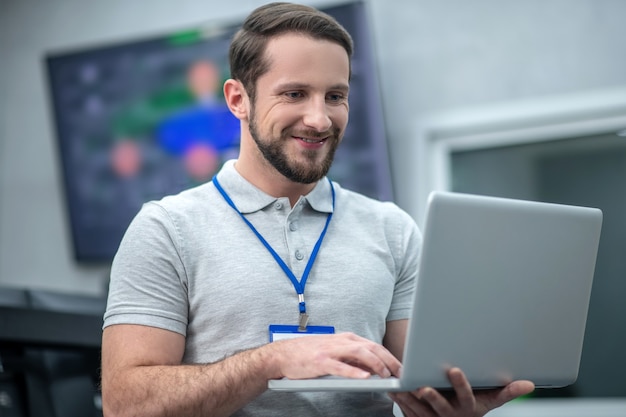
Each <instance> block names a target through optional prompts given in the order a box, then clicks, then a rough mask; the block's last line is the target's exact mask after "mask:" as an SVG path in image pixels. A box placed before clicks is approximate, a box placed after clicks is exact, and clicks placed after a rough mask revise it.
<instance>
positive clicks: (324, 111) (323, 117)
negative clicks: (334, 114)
mask: <svg viewBox="0 0 626 417" xmlns="http://www.w3.org/2000/svg"><path fill="white" fill-rule="evenodd" d="M303 122H304V124H305V126H307V127H309V128H311V129H315V130H316V131H317V132H325V131H327V130H329V129H330V128H331V126H332V124H333V122H332V120H331V118H330V113H329V109H328V104H327V103H326V99H325V98H317V97H312V98H311V99H310V100H308V103H307V107H306V110H305V114H304V117H303Z"/></svg>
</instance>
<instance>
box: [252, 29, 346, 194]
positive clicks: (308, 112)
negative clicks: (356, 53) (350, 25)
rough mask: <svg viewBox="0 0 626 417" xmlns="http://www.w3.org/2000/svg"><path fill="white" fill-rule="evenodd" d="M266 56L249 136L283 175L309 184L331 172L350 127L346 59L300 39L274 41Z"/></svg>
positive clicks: (325, 45)
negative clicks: (338, 148)
mask: <svg viewBox="0 0 626 417" xmlns="http://www.w3.org/2000/svg"><path fill="white" fill-rule="evenodd" d="M265 53H266V57H267V58H268V59H269V62H270V69H269V71H268V72H267V73H265V74H264V75H262V76H261V77H260V78H259V79H258V80H257V85H256V87H257V89H256V100H255V102H254V103H251V109H250V121H249V129H250V135H251V136H252V138H253V139H254V141H255V142H256V144H257V147H258V148H259V150H260V151H261V154H262V155H263V157H264V158H265V160H266V161H267V162H269V164H270V165H272V166H273V167H274V168H275V169H276V170H277V171H278V172H280V173H281V174H282V175H283V176H285V177H286V178H288V179H289V180H291V181H294V182H298V183H303V184H310V183H313V182H315V181H318V180H319V179H321V178H323V177H324V175H326V173H327V172H328V170H329V169H330V166H331V164H332V161H333V157H334V154H335V150H336V149H337V146H338V145H339V142H340V141H341V139H342V137H343V134H344V132H345V128H346V125H347V123H348V90H349V75H350V66H349V58H348V54H347V53H346V51H345V50H344V49H343V48H342V47H341V46H340V45H338V44H335V43H332V42H329V41H323V40H315V39H312V38H309V37H307V36H303V35H298V34H286V35H281V36H279V37H276V38H274V39H272V40H271V41H270V42H269V43H268V45H267V49H266V52H265Z"/></svg>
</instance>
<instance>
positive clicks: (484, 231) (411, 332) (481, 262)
mask: <svg viewBox="0 0 626 417" xmlns="http://www.w3.org/2000/svg"><path fill="white" fill-rule="evenodd" d="M601 225H602V212H601V211H600V210H599V209H595V208H586V207H577V206H566V205H557V204H548V203H538V202H530V201H522V200H512V199H504V198H495V197H484V196H476V195H468V194H458V193H448V192H434V193H432V194H431V195H430V198H429V201H428V207H427V214H426V221H425V226H424V230H423V233H424V242H423V247H422V251H421V255H420V266H419V272H418V280H417V287H416V291H415V296H414V300H413V309H412V314H411V318H410V319H409V328H408V334H407V339H406V343H405V348H404V354H403V356H404V359H403V372H402V375H401V377H400V378H393V377H392V378H378V377H372V378H368V379H349V378H339V377H333V376H327V377H320V378H313V379H304V380H290V379H277V380H271V381H269V384H268V386H269V388H270V389H272V390H286V391H411V390H414V389H417V388H418V387H421V386H426V385H428V386H432V387H436V388H449V387H450V384H449V381H448V380H447V378H446V370H447V369H449V368H450V367H452V366H458V367H460V368H461V369H462V370H463V371H464V372H465V374H466V376H467V377H468V379H469V381H470V383H471V384H472V386H473V387H474V388H477V389H479V388H493V387H499V386H503V385H506V384H507V383H508V382H510V381H513V380H518V379H528V380H531V381H533V382H534V383H535V385H536V386H537V387H563V386H566V385H569V384H572V383H573V382H574V381H575V380H576V378H577V376H578V368H579V364H580V357H581V353H582V347H583V338H584V333H585V324H586V320H587V310H588V306H589V297H590V293H591V285H592V280H593V274H594V269H595V263H596V254H597V250H598V243H599V240H600V230H601Z"/></svg>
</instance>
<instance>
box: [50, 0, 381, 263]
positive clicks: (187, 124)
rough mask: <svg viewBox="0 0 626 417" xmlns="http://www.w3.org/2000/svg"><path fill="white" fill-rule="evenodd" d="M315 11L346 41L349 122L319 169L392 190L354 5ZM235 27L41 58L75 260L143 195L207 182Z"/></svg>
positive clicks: (116, 227)
mask: <svg viewBox="0 0 626 417" xmlns="http://www.w3.org/2000/svg"><path fill="white" fill-rule="evenodd" d="M324 11H326V12H327V13H329V14H331V15H332V16H334V17H335V18H336V19H337V20H338V21H339V22H340V23H341V24H343V25H344V26H345V28H346V29H347V30H348V31H349V32H350V34H351V35H352V37H353V39H354V43H355V53H354V57H353V62H352V68H353V75H352V81H351V91H350V122H349V126H348V129H347V131H346V134H345V137H344V141H343V143H342V145H341V146H340V147H339V149H338V150H337V153H336V157H335V163H334V165H333V167H332V169H331V172H330V174H329V176H330V177H331V178H332V179H333V180H336V181H338V182H340V183H341V184H342V186H343V187H345V188H350V189H353V190H355V191H358V192H361V193H363V194H365V195H368V196H370V197H374V198H377V199H381V200H392V199H393V195H392V182H391V177H390V170H389V161H388V155H387V145H386V141H385V129H384V124H383V114H382V106H381V100H380V94H379V89H378V78H377V71H376V66H375V61H374V57H373V48H372V41H371V39H370V28H369V25H368V21H367V13H366V12H367V11H366V8H365V5H364V4H363V3H362V2H354V3H347V4H341V5H337V6H333V7H328V8H325V9H324ZM239 26H240V22H236V24H232V23H224V24H218V25H215V24H213V25H207V26H206V27H200V28H194V29H191V30H186V31H181V32H176V33H171V34H165V35H163V36H156V37H151V38H148V39H140V40H129V41H124V42H118V43H114V44H109V45H101V46H97V47H85V48H81V49H79V50H74V51H63V52H55V53H50V54H48V55H47V56H46V57H45V63H46V70H47V74H48V84H49V90H50V98H51V105H52V110H53V116H54V122H55V126H56V136H57V142H58V149H59V155H60V163H61V167H62V176H63V180H64V186H65V187H64V191H65V199H66V207H67V210H68V213H69V225H70V228H71V235H72V241H73V247H74V255H75V258H76V260H77V261H79V262H102V263H109V262H110V261H111V260H112V258H113V256H114V254H115V252H116V251H117V248H118V246H119V243H120V240H121V238H122V236H123V234H124V232H125V230H126V228H127V227H128V224H129V223H130V221H131V220H132V218H133V217H134V216H135V215H136V213H137V212H138V211H139V209H140V207H141V205H142V204H143V203H144V202H146V201H148V200H153V199H159V198H161V197H163V196H165V195H168V194H175V193H178V192H180V191H182V190H184V189H187V188H189V187H192V186H194V185H198V184H201V183H203V182H206V181H208V180H210V179H211V177H212V176H213V174H214V173H215V172H216V171H217V170H218V169H219V168H220V167H221V165H222V164H223V163H224V161H226V160H228V159H232V158H236V157H237V155H238V146H239V122H238V120H237V119H235V117H234V116H233V115H232V114H230V112H229V111H228V109H227V108H226V106H225V104H224V102H223V96H222V89H221V87H222V83H223V81H224V80H225V79H226V78H228V77H229V69H228V46H229V44H230V41H231V38H232V36H233V34H234V33H235V31H236V30H237V29H238V28H239Z"/></svg>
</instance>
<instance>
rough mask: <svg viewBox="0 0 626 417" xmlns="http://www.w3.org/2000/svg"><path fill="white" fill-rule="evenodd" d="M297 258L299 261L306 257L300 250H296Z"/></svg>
mask: <svg viewBox="0 0 626 417" xmlns="http://www.w3.org/2000/svg"><path fill="white" fill-rule="evenodd" d="M296 259H297V260H299V261H301V260H302V259H304V255H303V254H302V252H300V251H299V250H297V251H296Z"/></svg>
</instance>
